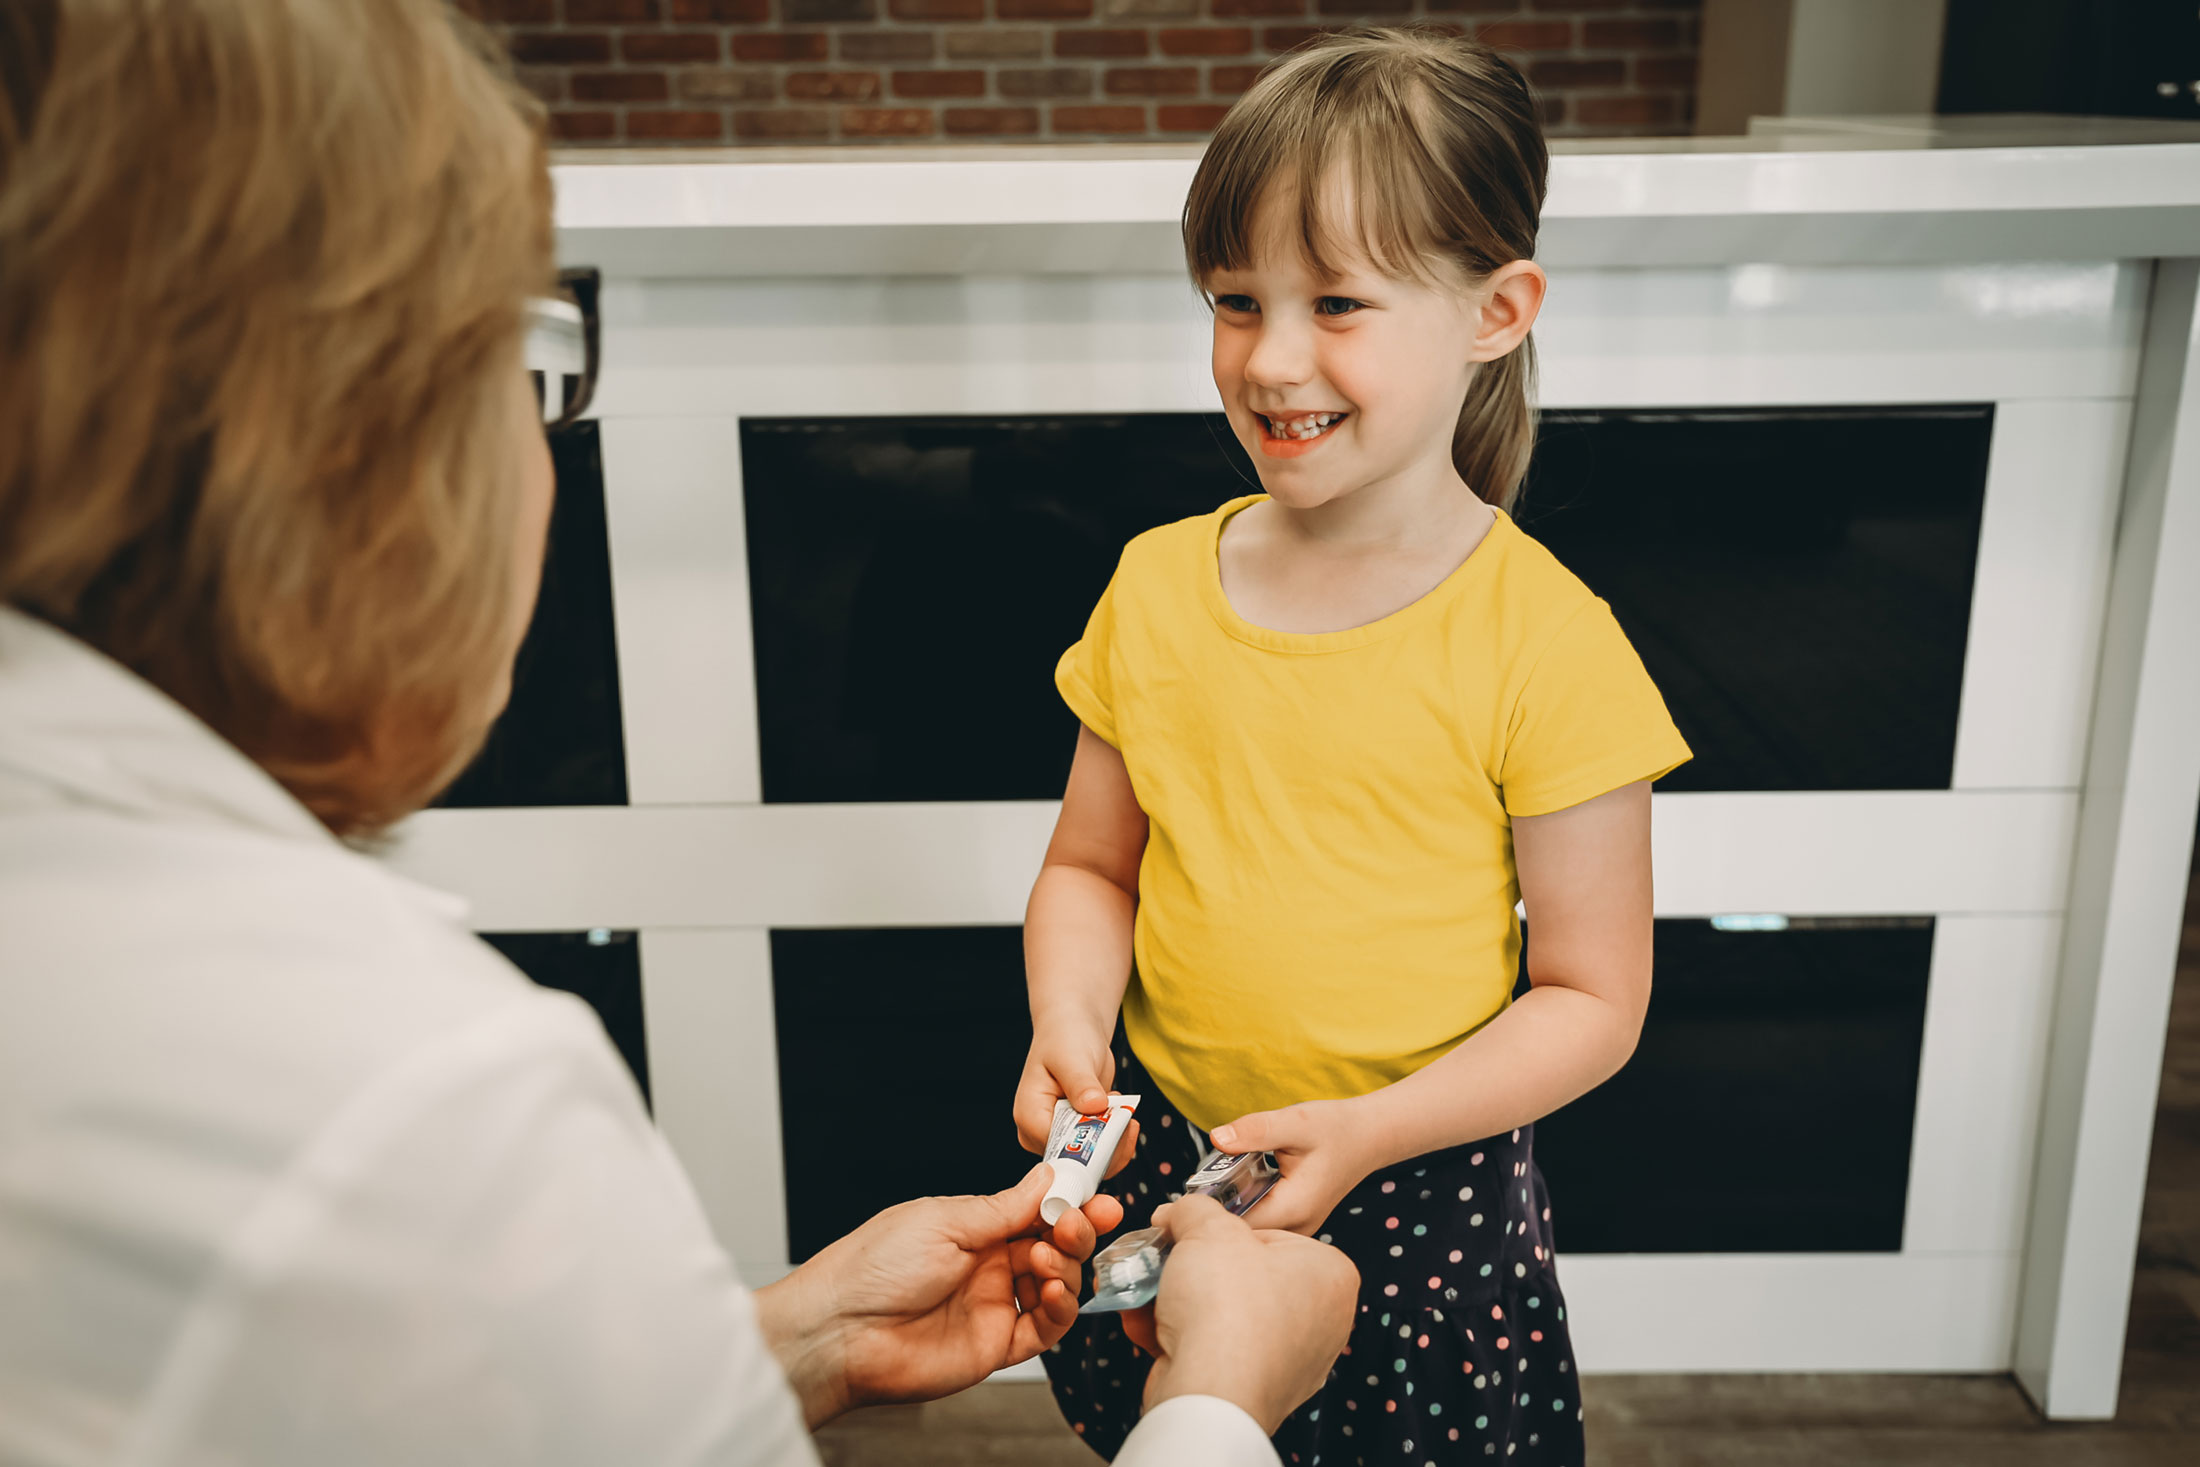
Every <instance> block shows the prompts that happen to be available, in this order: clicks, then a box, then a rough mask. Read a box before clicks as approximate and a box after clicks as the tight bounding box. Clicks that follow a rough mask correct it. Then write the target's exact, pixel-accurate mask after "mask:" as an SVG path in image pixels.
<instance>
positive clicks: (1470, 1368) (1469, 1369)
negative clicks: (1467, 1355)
mask: <svg viewBox="0 0 2200 1467" xmlns="http://www.w3.org/2000/svg"><path fill="white" fill-rule="evenodd" d="M1459 1373H1460V1374H1461V1375H1472V1374H1474V1362H1473V1361H1471V1360H1470V1361H1468V1362H1467V1363H1466V1364H1464V1365H1462V1366H1460V1367H1459Z"/></svg>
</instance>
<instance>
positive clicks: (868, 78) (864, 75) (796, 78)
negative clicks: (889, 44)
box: [786, 71, 879, 102]
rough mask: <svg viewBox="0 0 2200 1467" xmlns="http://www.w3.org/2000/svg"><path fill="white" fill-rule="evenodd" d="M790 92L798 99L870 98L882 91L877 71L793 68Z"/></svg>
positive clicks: (789, 73)
mask: <svg viewBox="0 0 2200 1467" xmlns="http://www.w3.org/2000/svg"><path fill="white" fill-rule="evenodd" d="M786 87H787V95H788V97H790V98H792V99H793V100H794V101H797V102H869V101H871V100H873V99H874V98H876V97H877V96H878V94H879V74H878V73H877V72H875V71H790V72H788V73H787V81H786Z"/></svg>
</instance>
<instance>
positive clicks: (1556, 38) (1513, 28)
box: [1474, 20, 1574, 51]
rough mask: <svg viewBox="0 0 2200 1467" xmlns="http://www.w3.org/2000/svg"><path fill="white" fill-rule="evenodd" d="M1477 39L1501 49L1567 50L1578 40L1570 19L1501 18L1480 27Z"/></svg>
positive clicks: (1476, 31) (1476, 33) (1476, 34)
mask: <svg viewBox="0 0 2200 1467" xmlns="http://www.w3.org/2000/svg"><path fill="white" fill-rule="evenodd" d="M1474 38H1475V39H1476V40H1477V41H1480V42H1481V43H1482V44H1483V45H1485V46H1494V47H1496V48H1497V49H1498V50H1500V51H1564V50H1566V49H1567V48H1568V47H1570V46H1572V45H1573V43H1574V23H1573V22H1572V21H1570V20H1498V21H1491V22H1490V23H1489V24H1487V25H1483V26H1477V27H1476V28H1475V32H1474Z"/></svg>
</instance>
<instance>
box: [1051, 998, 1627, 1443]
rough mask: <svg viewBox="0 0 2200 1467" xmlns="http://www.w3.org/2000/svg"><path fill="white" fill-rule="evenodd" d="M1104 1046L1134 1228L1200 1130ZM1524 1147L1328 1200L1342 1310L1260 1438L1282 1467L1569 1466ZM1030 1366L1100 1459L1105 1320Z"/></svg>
mask: <svg viewBox="0 0 2200 1467" xmlns="http://www.w3.org/2000/svg"><path fill="white" fill-rule="evenodd" d="M1116 1048H1117V1054H1116V1065H1117V1071H1116V1081H1115V1088H1116V1089H1118V1090H1123V1091H1135V1092H1138V1093H1140V1094H1142V1095H1143V1096H1144V1097H1145V1098H1144V1099H1143V1100H1141V1101H1140V1102H1139V1107H1138V1114H1139V1124H1140V1128H1141V1131H1142V1133H1143V1134H1142V1138H1141V1141H1140V1144H1139V1148H1138V1154H1137V1155H1136V1156H1135V1157H1133V1158H1132V1160H1131V1163H1130V1165H1128V1166H1127V1167H1125V1168H1124V1169H1123V1170H1122V1171H1121V1172H1120V1173H1118V1174H1117V1175H1116V1177H1115V1179H1114V1180H1113V1181H1112V1182H1110V1183H1109V1184H1108V1190H1109V1191H1111V1192H1113V1193H1115V1195H1117V1196H1119V1197H1121V1198H1122V1200H1123V1205H1124V1207H1125V1209H1126V1214H1127V1215H1126V1216H1125V1218H1124V1222H1123V1226H1124V1227H1126V1228H1139V1227H1144V1226H1146V1224H1147V1223H1148V1221H1149V1220H1150V1219H1151V1217H1152V1214H1153V1210H1154V1209H1155V1208H1156V1207H1159V1206H1160V1205H1161V1204H1163V1203H1165V1202H1167V1201H1169V1200H1170V1199H1171V1198H1172V1197H1174V1196H1175V1195H1177V1193H1178V1192H1179V1190H1180V1189H1181V1187H1182V1185H1183V1179H1184V1178H1185V1177H1186V1176H1187V1175H1189V1174H1190V1173H1191V1172H1192V1170H1193V1169H1194V1168H1196V1167H1197V1166H1198V1165H1199V1157H1200V1147H1201V1146H1202V1145H1203V1144H1204V1143H1205V1141H1206V1138H1205V1137H1204V1136H1202V1135H1200V1134H1199V1133H1198V1132H1197V1131H1196V1130H1194V1129H1193V1127H1192V1126H1191V1124H1190V1123H1189V1122H1187V1121H1186V1120H1185V1119H1184V1117H1183V1116H1182V1115H1180V1114H1178V1113H1177V1112H1176V1110H1175V1109H1174V1108H1173V1107H1172V1106H1170V1104H1169V1103H1168V1101H1167V1099H1166V1098H1165V1097H1164V1096H1163V1095H1162V1094H1161V1092H1160V1090H1159V1089H1158V1088H1157V1087H1156V1086H1155V1085H1154V1083H1153V1079H1152V1077H1151V1076H1150V1075H1148V1074H1147V1073H1146V1072H1145V1069H1144V1067H1143V1066H1141V1065H1139V1064H1138V1062H1137V1060H1136V1059H1135V1057H1133V1056H1132V1055H1131V1054H1130V1053H1129V1051H1128V1049H1127V1048H1125V1046H1124V1045H1123V1044H1122V1042H1121V1040H1120V1038H1119V1039H1118V1041H1117V1046H1116ZM1533 1147H1534V1128H1533V1127H1523V1128H1521V1129H1520V1130H1519V1131H1516V1132H1513V1133H1511V1134H1510V1135H1506V1136H1499V1137H1495V1138H1492V1139H1491V1140H1488V1141H1478V1142H1475V1143H1473V1144H1472V1145H1468V1146H1459V1147H1454V1148H1452V1149H1451V1150H1448V1151H1439V1152H1432V1153H1430V1154H1429V1155H1427V1156H1419V1157H1415V1158H1414V1159H1413V1160H1411V1161H1408V1162H1405V1163H1403V1164H1402V1165H1400V1166H1397V1167H1392V1168H1390V1169H1388V1170H1385V1171H1381V1172H1377V1173H1376V1174H1374V1175H1373V1176H1370V1177H1369V1178H1367V1180H1366V1181H1364V1182H1362V1183H1361V1184H1360V1185H1359V1186H1358V1187H1357V1188H1355V1189H1354V1190H1353V1191H1352V1193H1351V1194H1350V1195H1349V1196H1347V1197H1346V1198H1345V1199H1344V1201H1343V1202H1342V1203H1340V1204H1338V1207H1337V1210H1336V1211H1335V1212H1334V1213H1332V1214H1331V1215H1330V1217H1329V1220H1328V1221H1327V1222H1326V1223H1324V1224H1323V1225H1322V1229H1321V1232H1322V1236H1323V1237H1324V1238H1325V1239H1326V1240H1327V1241H1329V1242H1332V1243H1334V1244H1336V1245H1337V1246H1338V1247H1339V1248H1341V1249H1343V1250H1344V1251H1345V1253H1346V1254H1348V1255H1349V1256H1350V1257H1351V1259H1352V1261H1353V1262H1354V1263H1355V1264H1357V1265H1358V1266H1359V1270H1360V1304H1359V1317H1358V1320H1357V1322H1356V1323H1355V1325H1354V1327H1353V1331H1352V1339H1351V1342H1350V1343H1349V1344H1348V1345H1347V1346H1346V1348H1345V1353H1344V1354H1343V1355H1341V1356H1340V1357H1338V1360H1337V1364H1336V1366H1335V1368H1334V1369H1333V1370H1332V1371H1331V1372H1330V1376H1329V1383H1328V1385H1327V1386H1325V1387H1324V1388H1323V1389H1322V1391H1321V1392H1320V1393H1319V1394H1318V1395H1316V1396H1315V1397H1314V1398H1313V1399H1312V1400H1310V1401H1308V1402H1307V1403H1306V1404H1305V1405H1303V1406H1301V1407H1300V1408H1299V1409H1298V1410H1297V1411H1295V1412H1293V1413H1292V1414H1291V1416H1290V1418H1289V1419H1288V1420H1286V1421H1285V1422H1284V1423H1283V1428H1282V1430H1280V1431H1278V1432H1277V1433H1276V1437H1275V1443H1276V1450H1277V1452H1278V1453H1279V1454H1280V1455H1281V1456H1282V1458H1283V1460H1284V1461H1285V1462H1286V1463H1293V1464H1298V1467H1319V1464H1328V1467H1376V1464H1381V1467H1390V1464H1395V1463H1403V1464H1407V1467H1430V1464H1442V1467H1452V1464H1462V1463H1476V1462H1482V1463H1486V1462H1492V1461H1499V1460H1503V1461H1509V1462H1511V1463H1514V1464H1523V1463H1533V1464H1536V1467H1582V1464H1583V1463H1584V1461H1585V1459H1586V1452H1585V1449H1584V1446H1583V1441H1582V1408H1581V1393H1580V1390H1579V1385H1580V1380H1579V1377H1578V1376H1577V1374H1576V1373H1575V1369H1574V1357H1573V1347H1572V1343H1571V1341H1570V1339H1569V1337H1568V1334H1567V1328H1566V1301H1565V1297H1564V1296H1563V1295H1562V1294H1561V1293H1560V1292H1559V1288H1558V1271H1557V1261H1556V1257H1555V1254H1554V1251H1553V1249H1552V1246H1551V1220H1550V1218H1551V1213H1550V1203H1549V1200H1548V1198H1547V1197H1546V1196H1545V1194H1544V1190H1543V1177H1542V1175H1541V1173H1539V1172H1538V1171H1537V1170H1536V1167H1535V1159H1534V1154H1533ZM1088 1288H1089V1285H1088ZM1042 1359H1043V1360H1044V1362H1045V1365H1046V1371H1047V1378H1048V1379H1049V1380H1050V1381H1051V1382H1052V1383H1053V1387H1054V1397H1055V1400H1056V1402H1057V1403H1058V1404H1059V1405H1060V1406H1061V1408H1062V1414H1063V1416H1064V1417H1065V1418H1066V1419H1067V1420H1068V1421H1069V1423H1070V1426H1071V1428H1072V1429H1073V1430H1074V1431H1076V1432H1077V1434H1078V1435H1079V1436H1081V1437H1083V1438H1084V1440H1085V1443H1086V1445H1088V1446H1090V1447H1091V1448H1092V1449H1093V1450H1094V1451H1096V1452H1098V1453H1099V1454H1100V1455H1101V1456H1102V1457H1105V1458H1107V1459H1109V1460H1111V1461H1112V1460H1113V1459H1114V1457H1115V1454H1116V1452H1117V1451H1119V1450H1120V1449H1121V1448H1122V1445H1123V1440H1124V1438H1125V1437H1127V1436H1128V1435H1129V1434H1130V1430H1131V1428H1132V1427H1133V1426H1134V1425H1136V1424H1137V1421H1138V1407H1139V1401H1140V1399H1141V1397H1142V1396H1143V1394H1144V1392H1145V1387H1146V1368H1147V1362H1146V1359H1145V1357H1144V1356H1143V1355H1141V1354H1139V1353H1138V1352H1137V1351H1135V1350H1133V1349H1132V1348H1131V1344H1130V1340H1129V1338H1128V1337H1127V1336H1125V1335H1124V1333H1123V1330H1122V1326H1121V1325H1120V1324H1119V1323H1117V1316H1115V1315H1112V1314H1103V1315H1094V1316H1089V1317H1087V1318H1084V1319H1081V1320H1079V1321H1078V1322H1077V1325H1076V1327H1075V1328H1073V1329H1072V1330H1071V1331H1070V1333H1069V1335H1068V1337H1067V1338H1066V1339H1064V1340H1063V1341H1062V1343H1061V1344H1060V1345H1058V1346H1056V1347H1055V1348H1054V1349H1053V1350H1051V1351H1049V1352H1048V1353H1047V1354H1046V1355H1045V1356H1043V1357H1042Z"/></svg>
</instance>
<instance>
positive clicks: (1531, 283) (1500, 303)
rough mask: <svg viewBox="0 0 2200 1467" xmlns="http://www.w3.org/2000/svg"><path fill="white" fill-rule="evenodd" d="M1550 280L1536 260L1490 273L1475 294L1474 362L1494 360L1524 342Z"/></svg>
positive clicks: (1516, 262)
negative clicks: (1478, 308)
mask: <svg viewBox="0 0 2200 1467" xmlns="http://www.w3.org/2000/svg"><path fill="white" fill-rule="evenodd" d="M1550 283H1551V282H1550V277H1549V276H1547V275H1545V274H1544V273H1543V267H1542V266H1541V265H1538V264H1537V263H1536V262H1535V261H1533V260H1515V261H1513V262H1512V263H1511V264H1510V265H1503V266H1500V267H1498V268H1497V269H1496V270H1493V271H1491V272H1490V275H1489V278H1488V279H1486V280H1484V281H1483V282H1482V285H1481V288H1480V289H1479V290H1478V291H1477V292H1476V295H1477V296H1478V298H1479V300H1480V318H1479V320H1478V322H1477V324H1476V326H1475V331H1474V351H1473V354H1472V357H1473V360H1475V361H1477V362H1489V361H1495V360H1496V359H1497V358H1499V357H1501V356H1504V355H1506V354H1507V353H1509V352H1510V351H1512V349H1513V348H1514V347H1516V346H1518V345H1520V343H1521V342H1523V341H1525V340H1526V339H1527V336H1528V332H1529V330H1530V329H1531V328H1533V327H1534V325H1535V318H1536V315H1537V314H1538V313H1539V312H1540V311H1542V309H1543V292H1544V291H1545V290H1546V289H1548V288H1549V286H1550Z"/></svg>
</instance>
